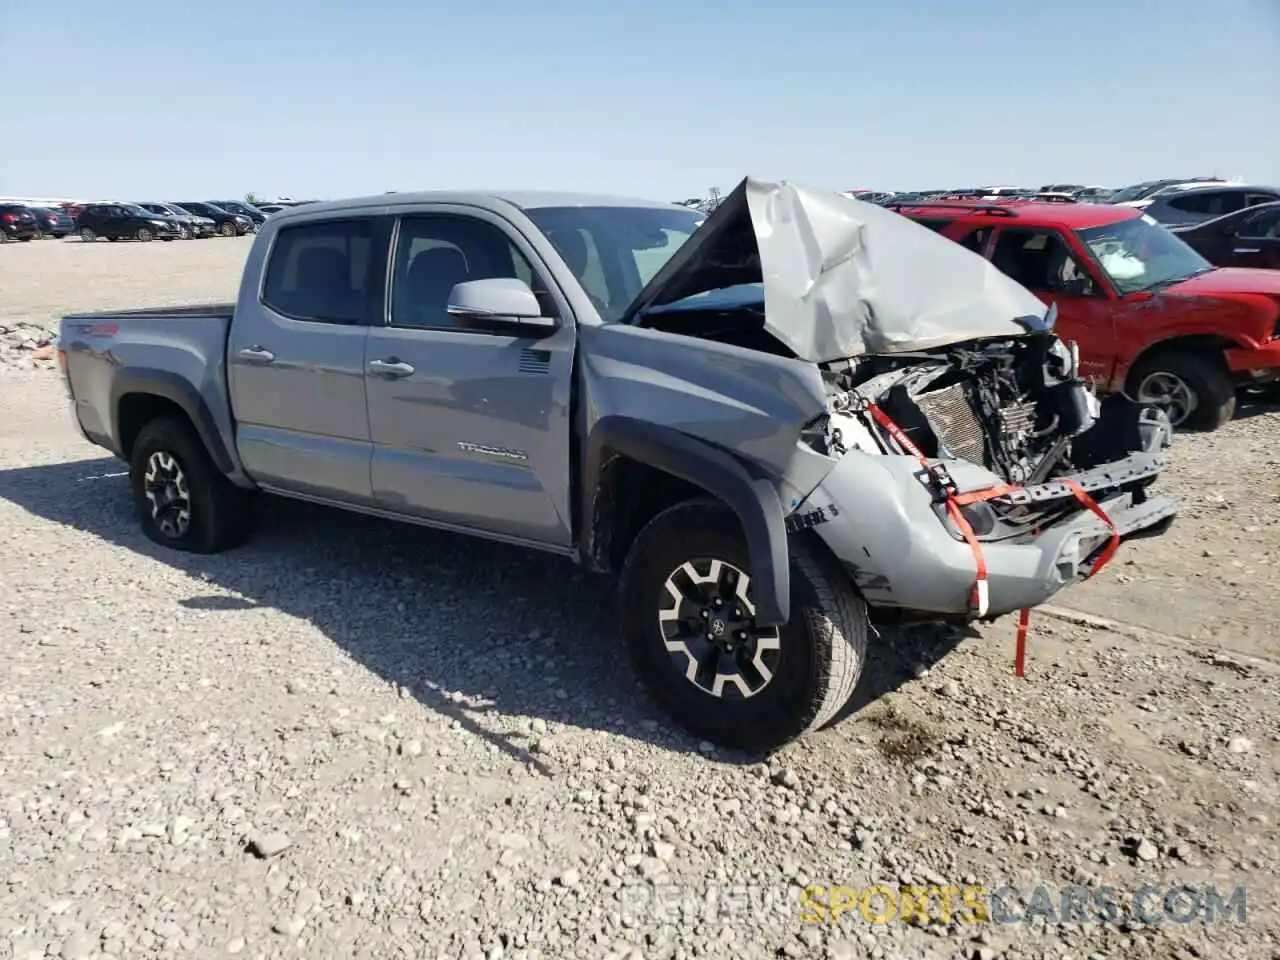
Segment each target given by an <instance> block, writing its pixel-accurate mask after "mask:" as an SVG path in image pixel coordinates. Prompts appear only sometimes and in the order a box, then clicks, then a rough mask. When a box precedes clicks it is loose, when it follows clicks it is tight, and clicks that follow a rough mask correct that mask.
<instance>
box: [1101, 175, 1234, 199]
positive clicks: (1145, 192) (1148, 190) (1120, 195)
mask: <svg viewBox="0 0 1280 960" xmlns="http://www.w3.org/2000/svg"><path fill="white" fill-rule="evenodd" d="M1209 182H1217V183H1224V182H1225V181H1224V180H1223V179H1222V178H1221V177H1165V178H1163V179H1161V180H1144V181H1142V183H1134V184H1130V185H1129V186H1127V187H1121V188H1120V189H1119V190H1116V191H1115V192H1114V193H1112V194H1111V195H1110V196H1109V197H1107V203H1134V202H1135V201H1138V200H1146V199H1148V198H1149V197H1151V196H1153V195H1154V194H1155V193H1156V192H1157V191H1158V190H1164V189H1165V188H1167V187H1172V186H1176V185H1177V184H1179V183H1209Z"/></svg>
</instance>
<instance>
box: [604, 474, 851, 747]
mask: <svg viewBox="0 0 1280 960" xmlns="http://www.w3.org/2000/svg"><path fill="white" fill-rule="evenodd" d="M750 571H751V565H750V558H749V555H748V551H747V546H746V543H745V542H744V541H743V537H742V533H741V528H740V525H739V523H738V520H737V517H736V516H735V515H734V514H733V512H732V511H730V510H729V509H728V508H727V507H725V506H724V505H723V504H721V503H719V502H718V501H715V500H710V499H699V500H691V501H688V502H686V503H681V504H677V505H676V506H674V507H670V508H668V509H667V510H665V511H663V512H662V513H660V514H659V515H658V516H657V517H655V518H654V519H653V520H652V521H650V522H649V524H648V525H647V526H646V527H645V528H644V529H643V530H642V531H641V532H640V534H639V536H638V537H637V538H636V541H635V543H634V544H633V546H632V548H631V551H630V553H629V555H628V557H627V562H626V565H625V568H624V570H623V574H622V589H621V593H622V622H623V636H624V639H625V641H626V644H627V647H628V649H629V651H630V655H631V661H632V664H633V666H634V668H635V670H636V673H637V674H638V676H639V677H640V680H641V682H642V683H643V684H644V685H645V687H646V688H647V689H648V691H649V693H650V694H651V695H652V696H653V698H654V699H655V700H656V701H657V702H658V704H659V705H660V706H661V707H662V708H663V709H664V710H666V712H667V713H669V714H670V715H671V716H672V717H673V718H674V719H675V720H676V722H678V723H679V724H680V725H681V726H683V727H684V728H685V729H687V730H688V731H689V732H690V733H692V734H693V735H694V736H697V737H699V738H701V739H704V740H708V741H711V742H712V743H715V744H719V745H721V746H724V747H728V748H731V749H739V750H747V751H752V752H766V753H767V752H769V751H771V750H775V749H777V748H778V747H781V746H782V745H784V744H785V743H787V742H788V741H790V740H793V739H795V738H797V737H799V736H801V735H802V734H804V733H806V732H807V731H810V730H815V729H818V728H819V727H822V726H824V725H825V724H827V723H829V722H830V721H831V720H832V719H834V718H835V716H836V715H837V714H838V713H839V711H840V709H841V708H842V707H843V706H844V705H845V703H846V702H847V701H848V700H849V698H850V696H852V694H853V689H854V686H855V685H856V684H857V681H858V677H859V676H860V674H861V672H862V666H863V663H864V661H865V658H866V646H867V634H868V629H869V627H868V620H867V609H866V605H865V604H864V603H863V601H862V599H861V597H859V596H858V594H857V591H856V590H855V589H854V588H853V585H852V583H851V582H850V581H849V579H848V577H846V576H845V575H844V573H843V572H842V571H841V570H839V569H838V568H837V566H836V565H835V563H834V562H833V561H832V560H830V559H829V558H828V557H827V556H825V555H823V554H821V553H819V552H817V551H816V550H813V549H811V548H810V547H809V546H807V545H806V544H803V543H795V544H793V546H792V554H791V594H792V609H791V616H790V619H789V622H788V623H787V624H785V625H784V626H782V627H764V626H760V625H758V624H757V623H756V622H755V617H754V614H755V605H754V602H753V591H752V585H751V574H750Z"/></svg>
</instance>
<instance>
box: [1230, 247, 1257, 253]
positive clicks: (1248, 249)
mask: <svg viewBox="0 0 1280 960" xmlns="http://www.w3.org/2000/svg"><path fill="white" fill-rule="evenodd" d="M1231 252H1232V253H1261V252H1262V249H1261V248H1260V247H1236V248H1235V249H1234V250H1232V251H1231Z"/></svg>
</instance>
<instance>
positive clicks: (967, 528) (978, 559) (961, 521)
mask: <svg viewBox="0 0 1280 960" xmlns="http://www.w3.org/2000/svg"><path fill="white" fill-rule="evenodd" d="M867 412H868V413H870V414H871V417H872V419H873V420H875V422H876V423H877V424H879V425H880V426H881V427H882V428H883V429H884V431H885V432H886V433H888V434H889V436H891V437H892V438H893V440H894V442H895V443H897V444H898V446H899V447H901V448H902V450H903V451H904V452H905V453H907V454H908V455H910V456H913V457H915V458H916V459H917V460H918V461H920V465H921V466H922V467H924V469H925V471H926V472H928V474H929V475H930V476H931V477H932V478H933V479H934V481H935V482H936V483H938V485H939V487H940V489H941V490H942V491H943V492H944V494H945V495H946V510H947V516H949V517H950V518H951V522H952V523H954V524H955V525H956V529H958V530H959V531H960V535H961V536H962V537H964V540H965V543H967V544H968V545H969V550H970V551H971V552H972V553H973V562H974V580H973V590H972V592H971V594H970V605H971V606H972V607H973V609H974V610H976V611H977V613H978V616H979V617H982V616H985V615H986V612H987V609H988V607H989V605H990V591H989V587H988V585H987V559H986V556H985V555H984V554H983V552H982V543H981V541H979V540H978V537H977V534H975V533H974V532H973V527H972V526H971V525H970V523H969V521H968V519H967V518H966V517H965V515H964V513H963V511H962V510H961V509H960V508H961V507H965V506H968V505H969V504H972V503H981V502H983V501H986V500H994V499H995V498H996V497H1003V496H1005V495H1006V494H1010V493H1013V492H1015V491H1017V490H1018V489H1019V488H1018V487H1016V486H1012V485H1010V484H1007V483H998V484H996V485H995V486H992V487H987V488H986V489H984V490H973V491H970V492H968V493H959V492H958V491H957V490H956V489H955V485H954V483H952V482H951V480H950V478H949V477H948V476H947V474H946V473H945V471H944V470H943V469H941V468H940V467H939V466H938V465H936V464H931V463H929V461H928V459H927V458H926V457H925V456H924V454H922V453H921V452H920V448H919V447H917V446H916V445H915V444H914V443H913V442H912V441H911V438H910V437H908V436H907V435H906V434H905V433H904V432H903V431H902V428H901V427H899V426H898V425H897V424H896V423H894V422H893V420H892V419H891V418H890V417H889V415H888V414H886V413H885V412H884V411H883V410H881V409H880V407H879V406H877V405H876V404H874V403H872V404H868V405H867ZM1063 482H1064V483H1065V484H1066V487H1067V489H1068V490H1070V491H1071V494H1072V496H1074V497H1075V498H1076V501H1077V502H1078V503H1079V504H1080V505H1081V506H1082V507H1084V508H1085V509H1086V510H1088V511H1090V512H1091V513H1093V514H1094V516H1096V517H1097V518H1098V519H1099V520H1101V521H1102V522H1103V523H1104V524H1106V526H1107V529H1109V530H1110V531H1111V539H1110V541H1109V542H1108V543H1107V546H1106V547H1105V548H1104V549H1103V551H1102V555H1101V556H1099V557H1098V559H1097V561H1096V562H1095V563H1094V565H1093V569H1092V570H1090V571H1089V577H1090V578H1091V577H1094V576H1096V575H1097V573H1098V571H1100V570H1101V569H1102V568H1103V567H1105V566H1106V565H1107V563H1109V562H1110V560H1111V558H1112V557H1113V556H1114V555H1115V552H1116V549H1117V548H1118V547H1119V546H1120V531H1119V530H1118V529H1117V528H1116V525H1115V523H1114V522H1113V521H1112V520H1111V518H1110V517H1109V516H1107V513H1106V511H1105V510H1103V509H1102V507H1100V506H1099V505H1098V503H1097V501H1095V500H1094V499H1093V497H1091V496H1089V494H1088V493H1086V492H1085V490H1084V488H1083V487H1081V486H1080V484H1078V483H1076V481H1074V480H1064V481H1063ZM1086 579H1088V578H1086ZM1030 621H1031V611H1030V610H1029V609H1023V610H1021V611H1019V613H1018V634H1017V640H1016V643H1015V650H1014V659H1013V672H1014V675H1015V676H1017V677H1023V676H1025V675H1026V659H1027V633H1028V629H1029V626H1030Z"/></svg>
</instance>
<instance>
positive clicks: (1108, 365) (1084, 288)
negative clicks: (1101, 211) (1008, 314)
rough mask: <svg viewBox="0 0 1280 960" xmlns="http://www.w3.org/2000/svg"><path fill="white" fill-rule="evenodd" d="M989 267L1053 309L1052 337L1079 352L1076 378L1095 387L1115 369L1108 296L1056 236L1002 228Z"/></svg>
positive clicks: (1041, 231)
mask: <svg viewBox="0 0 1280 960" xmlns="http://www.w3.org/2000/svg"><path fill="white" fill-rule="evenodd" d="M991 261H992V263H993V264H994V265H995V266H996V267H998V268H999V269H1000V270H1002V271H1003V272H1005V273H1007V274H1008V275H1009V276H1010V277H1012V278H1013V279H1014V280H1017V281H1018V282H1019V283H1021V284H1022V285H1023V286H1024V287H1026V288H1027V289H1028V290H1030V291H1031V292H1032V293H1034V294H1035V295H1036V296H1037V297H1039V298H1040V299H1041V300H1042V301H1044V303H1045V304H1046V305H1048V304H1057V306H1058V319H1057V323H1056V326H1055V328H1054V329H1055V332H1056V333H1057V334H1058V336H1060V337H1061V338H1062V339H1063V340H1066V341H1072V340H1074V341H1075V342H1076V343H1077V344H1078V345H1079V347H1080V376H1081V377H1082V378H1084V379H1086V380H1093V381H1094V382H1095V383H1097V384H1099V385H1104V384H1106V383H1109V382H1110V379H1111V376H1112V372H1113V370H1114V367H1115V357H1116V334H1115V324H1114V315H1113V314H1114V304H1113V302H1112V299H1111V295H1110V291H1109V290H1108V289H1107V287H1105V286H1104V285H1103V284H1102V283H1101V281H1100V280H1099V278H1098V277H1097V276H1096V275H1095V274H1094V272H1093V264H1092V263H1091V262H1089V261H1088V260H1086V259H1085V258H1083V257H1081V256H1080V255H1079V254H1078V253H1076V252H1075V250H1074V249H1073V248H1072V246H1071V244H1070V243H1069V242H1068V241H1067V239H1066V237H1064V236H1063V235H1062V234H1061V233H1059V232H1058V231H1056V230H1050V229H1046V228H1037V227H1005V226H1002V227H1001V228H1000V230H999V232H998V233H997V234H996V238H995V243H994V245H993V247H992V250H991Z"/></svg>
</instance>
